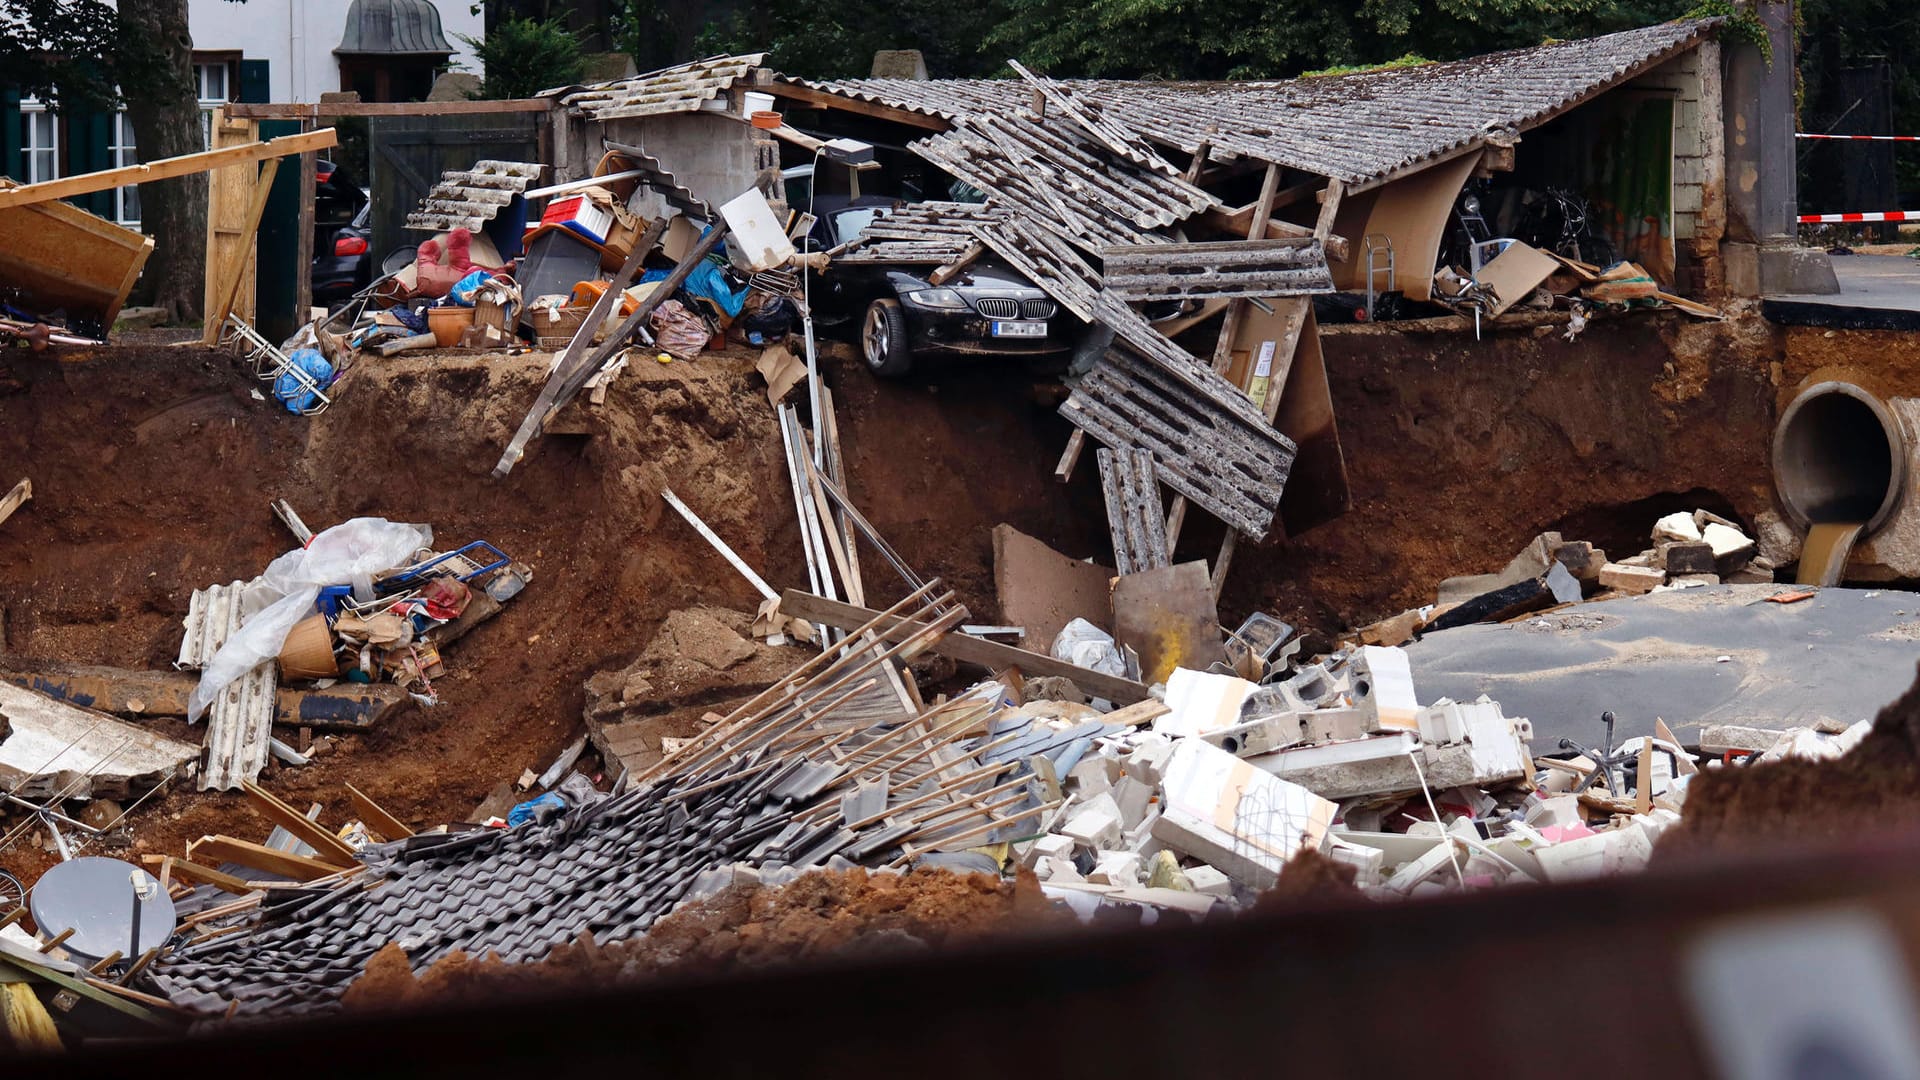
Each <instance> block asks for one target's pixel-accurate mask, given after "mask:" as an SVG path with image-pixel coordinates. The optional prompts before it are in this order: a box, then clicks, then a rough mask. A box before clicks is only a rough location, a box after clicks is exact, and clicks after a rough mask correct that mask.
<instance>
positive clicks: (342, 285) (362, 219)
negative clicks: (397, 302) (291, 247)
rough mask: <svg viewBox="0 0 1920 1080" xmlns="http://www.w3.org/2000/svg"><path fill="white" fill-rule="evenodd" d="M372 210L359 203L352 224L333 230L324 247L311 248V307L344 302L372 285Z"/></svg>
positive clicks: (368, 206)
mask: <svg viewBox="0 0 1920 1080" xmlns="http://www.w3.org/2000/svg"><path fill="white" fill-rule="evenodd" d="M372 209H373V204H372V203H362V204H361V206H360V212H359V213H357V214H355V215H354V216H353V220H352V221H350V222H348V223H347V224H345V225H343V226H341V227H340V228H338V229H335V230H333V235H332V236H331V237H330V238H329V239H328V242H327V244H326V246H325V247H317V246H316V247H315V249H314V252H313V299H314V302H315V303H322V304H324V303H328V302H330V301H334V300H344V299H345V298H347V297H349V296H352V295H353V294H354V293H356V292H359V291H360V290H361V289H364V288H366V287H367V286H368V285H370V284H372V283H373V252H372V250H371V244H372V240H373V225H372V222H371V218H372Z"/></svg>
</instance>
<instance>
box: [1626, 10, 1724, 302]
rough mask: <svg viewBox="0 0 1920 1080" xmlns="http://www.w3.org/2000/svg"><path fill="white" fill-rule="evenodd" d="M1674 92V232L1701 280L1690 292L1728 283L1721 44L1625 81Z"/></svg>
mask: <svg viewBox="0 0 1920 1080" xmlns="http://www.w3.org/2000/svg"><path fill="white" fill-rule="evenodd" d="M1627 88H1628V89H1629V90H1660V91H1667V92H1671V93H1672V94H1673V96H1674V102H1673V236H1674V240H1675V242H1676V244H1677V245H1678V246H1679V247H1680V248H1681V249H1682V251H1683V252H1684V255H1683V257H1682V259H1681V264H1682V266H1683V267H1684V268H1686V269H1688V270H1690V271H1691V272H1692V274H1693V275H1695V277H1696V278H1697V280H1693V281H1687V282H1682V283H1680V284H1681V287H1682V288H1683V289H1686V290H1688V291H1697V292H1703V293H1718V292H1719V291H1720V290H1721V289H1722V288H1723V287H1724V275H1723V274H1722V272H1721V269H1720V240H1721V238H1722V237H1723V236H1724V235H1725V233H1726V230H1727V198H1726V196H1727V177H1726V128H1725V126H1724V125H1723V124H1722V122H1721V108H1722V106H1721V83H1720V45H1719V43H1717V42H1713V41H1708V42H1705V43H1703V44H1702V45H1701V46H1700V47H1699V48H1697V49H1690V50H1688V51H1687V52H1684V53H1682V54H1681V55H1679V56H1677V57H1674V58H1673V59H1672V60H1669V61H1667V62H1666V63H1664V64H1661V65H1660V66H1659V67H1657V68H1654V69H1653V70H1652V71H1650V72H1648V73H1646V74H1645V75H1642V76H1640V77H1639V78H1637V79H1635V80H1633V81H1632V82H1630V83H1628V84H1627Z"/></svg>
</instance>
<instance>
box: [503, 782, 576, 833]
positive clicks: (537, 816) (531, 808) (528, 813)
mask: <svg viewBox="0 0 1920 1080" xmlns="http://www.w3.org/2000/svg"><path fill="white" fill-rule="evenodd" d="M566 810H567V800H565V799H563V798H561V797H560V793H559V792H557V791H549V792H547V793H546V794H545V795H542V796H540V797H539V798H537V799H528V800H527V801H526V802H523V803H521V804H520V805H518V806H516V807H514V808H513V809H511V810H509V811H507V828H509V829H517V828H519V827H520V826H522V825H530V824H535V823H541V824H544V823H545V822H547V821H550V820H552V819H553V817H554V816H555V815H557V814H564V813H566Z"/></svg>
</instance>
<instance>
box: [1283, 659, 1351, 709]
mask: <svg viewBox="0 0 1920 1080" xmlns="http://www.w3.org/2000/svg"><path fill="white" fill-rule="evenodd" d="M1285 685H1286V687H1287V689H1289V690H1291V691H1293V693H1294V696H1296V697H1298V698H1299V699H1300V700H1301V701H1302V702H1304V703H1306V704H1308V705H1322V704H1325V703H1326V702H1327V701H1328V700H1329V699H1331V698H1332V697H1333V696H1334V694H1335V693H1337V692H1338V690H1339V686H1338V684H1337V683H1335V682H1334V680H1333V676H1332V675H1331V674H1329V673H1328V672H1327V669H1326V666H1325V665H1324V664H1309V665H1307V666H1306V667H1304V668H1301V669H1300V673H1299V674H1297V675H1295V676H1294V677H1293V678H1291V679H1288V680H1287V681H1286V684H1285Z"/></svg>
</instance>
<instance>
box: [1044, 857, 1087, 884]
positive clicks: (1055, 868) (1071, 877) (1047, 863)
mask: <svg viewBox="0 0 1920 1080" xmlns="http://www.w3.org/2000/svg"><path fill="white" fill-rule="evenodd" d="M1033 876H1034V877H1037V878H1039V879H1040V880H1041V881H1050V882H1053V883H1054V884H1060V883H1063V882H1070V881H1085V880H1087V879H1086V877H1085V876H1084V875H1082V874H1081V873H1080V871H1079V869H1077V868H1076V867H1075V866H1074V865H1073V860H1072V859H1041V860H1040V861H1039V862H1037V863H1035V864H1034V866H1033Z"/></svg>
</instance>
